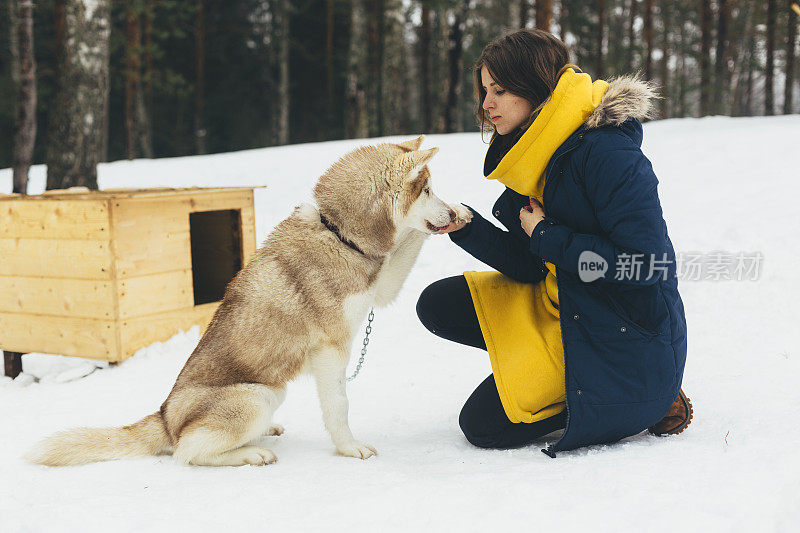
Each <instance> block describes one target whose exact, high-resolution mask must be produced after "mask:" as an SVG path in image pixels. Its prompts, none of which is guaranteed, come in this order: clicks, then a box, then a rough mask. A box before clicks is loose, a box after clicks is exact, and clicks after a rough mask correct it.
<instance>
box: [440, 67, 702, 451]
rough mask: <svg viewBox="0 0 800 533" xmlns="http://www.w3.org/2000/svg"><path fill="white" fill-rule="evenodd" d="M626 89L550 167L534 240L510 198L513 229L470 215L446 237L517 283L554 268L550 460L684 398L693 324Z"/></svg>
mask: <svg viewBox="0 0 800 533" xmlns="http://www.w3.org/2000/svg"><path fill="white" fill-rule="evenodd" d="M627 81H628V82H630V81H631V80H630V79H628V80H627ZM612 83H613V82H612ZM624 89H625V87H623V90H622V91H617V92H616V93H615V94H616V96H615V98H620V101H618V102H611V104H619V105H615V106H611V107H610V109H611V112H609V111H608V110H609V107H606V109H604V110H602V109H600V108H598V110H596V111H595V114H597V113H598V111H600V112H601V114H600V115H599V116H593V117H591V119H590V120H587V122H586V123H584V124H583V125H581V126H580V127H579V128H578V129H577V130H576V131H575V132H574V133H573V134H572V135H571V136H570V137H569V138H567V140H566V141H564V143H562V144H561V146H560V147H559V148H558V149H557V150H556V151H555V153H554V154H553V156H552V157H551V158H550V160H549V162H548V164H547V167H546V169H545V186H544V195H543V207H544V211H545V215H546V217H545V218H544V220H542V221H541V222H539V224H538V225H537V226H536V227H535V228H534V231H533V233H532V235H531V237H528V235H527V234H525V232H524V231H523V230H522V227H521V225H520V220H519V212H520V209H521V208H522V207H523V206H527V205H528V203H529V199H528V197H527V196H523V195H520V194H517V193H516V192H514V191H513V190H511V189H509V188H506V190H505V192H503V194H502V195H500V197H499V198H498V199H497V201H496V202H495V204H494V207H493V208H492V212H493V215H494V216H495V218H497V220H499V221H500V223H501V224H502V225H503V226H505V228H506V229H507V231H503V230H501V229H500V228H498V227H497V226H495V225H493V224H492V223H490V222H489V221H488V220H486V219H485V218H483V217H482V216H480V215H479V214H478V213H477V212H476V211H475V210H474V209H472V208H470V209H471V210H472V212H473V219H472V222H470V223H469V224H467V226H465V227H464V228H463V229H461V230H458V231H455V232H453V233H451V234H450V237H451V239H452V240H453V242H455V243H456V244H458V245H459V246H460V247H461V248H463V249H464V250H466V251H467V252H469V253H470V254H471V255H473V256H474V257H476V258H477V259H479V260H481V261H483V262H484V263H486V264H487V265H489V266H491V267H492V268H494V269H496V270H498V271H499V272H501V273H503V274H505V275H507V276H509V277H511V278H513V279H515V280H517V281H522V282H529V283H539V282H541V281H542V280H543V279H544V278H545V276H546V273H547V271H546V269H545V267H544V263H543V261H547V262H550V263H552V264H554V265H555V266H556V280H557V284H558V296H559V314H560V324H561V335H562V341H563V346H564V360H565V374H566V383H565V387H566V404H567V425H566V428H565V430H564V434H563V435H562V437H561V438H560V439H559V440H558V441H557V442H555V443H554V444H552V445H550V446H549V447H548V448H547V449H546V450H543V451H544V452H545V453H547V454H548V455H550V456H551V457H555V452H557V451H563V450H572V449H575V448H579V447H582V446H587V445H591V444H601V443H610V442H614V441H617V440H619V439H622V438H625V437H628V436H631V435H635V434H637V433H640V432H641V431H643V430H645V429H647V428H648V427H650V426H652V425H654V424H655V423H656V422H658V421H659V420H661V419H662V418H663V417H664V415H665V414H666V413H667V411H668V410H669V408H670V406H671V405H672V402H673V401H674V400H675V398H676V397H677V396H678V393H679V390H680V387H681V381H682V379H683V369H684V364H685V361H686V348H687V344H686V318H685V314H684V308H683V302H682V301H681V297H680V295H679V293H678V281H677V272H676V263H675V252H674V250H673V247H672V242H671V241H670V238H669V236H668V234H667V226H666V223H665V222H664V219H663V217H662V211H661V204H660V202H659V198H658V192H657V185H658V180H657V178H656V176H655V174H654V172H653V169H652V166H651V164H650V161H649V160H648V159H647V157H645V156H644V154H643V153H642V151H641V144H642V125H641V123H640V121H639V120H638V118H639V117H637V116H636V114H635V110H636V109H641V108H643V107H642V106H641V105H639V106H637V104H641V102H637V101H635V99H637V98H642V97H643V92H642V91H641V88H640V87H635V86H634V87H632V88H631V90H628V91H625V90H624ZM637 89H639V90H637ZM626 98H628V99H631V100H632V101H630V102H628V101H625V99H626ZM606 103H607V104H608V102H606ZM646 107H647V106H644V108H646ZM632 110H633V111H632ZM615 113H616V114H615ZM620 113H623V115H622V116H620ZM631 115H633V116H631ZM590 125H591V127H590ZM496 144H498V145H499V143H496ZM493 146H494V144H493ZM496 156H497V154H495V153H493V150H492V149H491V148H490V150H489V152H488V153H487V159H486V164H485V167H484V174H485V175H489V173H491V171H492V170H493V169H494V167H495V166H496V164H497V162H498V160H496V159H495V158H496ZM587 252H592V253H587ZM582 254H583V255H582ZM593 254H596V255H593ZM598 256H599V258H602V261H605V263H606V265H607V270H606V271H605V272H604V273H603V274H599V272H596V273H595V274H594V276H597V275H600V277H599V278H597V279H593V280H592V281H584V280H585V279H588V278H589V277H593V276H590V275H588V274H587V272H589V271H588V270H587V266H590V265H587V262H586V259H587V257H588V258H594V259H595V261H596V262H597V261H599V262H600V263H602V261H600V259H599V258H598ZM581 262H582V263H581ZM633 265H638V268H635V267H634V266H633ZM637 271H638V274H637Z"/></svg>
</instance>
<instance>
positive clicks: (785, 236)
mask: <svg viewBox="0 0 800 533" xmlns="http://www.w3.org/2000/svg"><path fill="white" fill-rule="evenodd" d="M798 132H800V116H796V115H795V116H782V117H769V118H735V119H734V118H727V117H707V118H703V119H674V120H667V121H660V122H652V123H648V124H646V125H645V144H644V146H643V150H644V152H645V154H646V155H647V156H648V157H649V158H650V159H651V161H652V162H653V166H654V168H655V171H656V174H657V175H658V177H659V180H660V186H659V192H660V195H661V200H662V206H663V209H664V213H665V218H666V220H667V225H668V228H669V231H670V237H671V238H672V241H673V244H674V246H675V249H676V251H677V252H678V253H681V252H688V251H695V252H700V253H704V254H707V253H710V252H712V251H727V252H731V253H735V252H740V251H744V252H761V253H762V254H763V257H764V260H763V264H762V265H761V271H760V276H759V278H758V279H757V280H751V281H685V280H684V281H681V282H680V291H681V295H682V297H683V300H684V304H685V306H686V313H687V320H688V328H689V334H688V335H689V355H688V361H687V365H686V372H685V378H684V383H683V385H684V387H683V388H684V390H685V391H686V392H687V394H688V395H689V396H690V398H691V399H692V401H693V403H694V406H695V417H694V422H693V423H692V425H691V426H690V427H689V428H688V429H687V430H686V431H685V432H684V433H683V434H681V435H678V436H673V437H667V438H658V437H653V436H650V435H648V434H641V435H637V436H634V437H630V438H628V439H625V440H624V441H623V442H620V443H617V444H614V445H610V446H593V447H590V448H584V449H580V450H577V451H573V452H562V453H559V454H558V457H557V458H556V459H550V458H549V457H547V456H545V455H544V454H542V453H541V452H540V451H539V450H540V448H542V447H543V446H544V445H545V444H546V443H547V442H552V441H553V440H554V439H555V438H556V437H557V434H553V435H550V436H549V437H547V438H544V439H542V441H541V442H540V443H538V444H536V445H533V446H530V447H527V448H523V449H518V450H511V451H495V450H482V449H478V448H475V447H473V446H471V445H469V444H468V443H467V442H466V441H465V440H464V438H463V436H462V435H461V433H460V431H459V429H458V423H457V420H458V413H459V410H460V408H461V405H462V403H463V402H464V400H465V399H466V398H467V397H468V396H469V394H470V393H471V391H472V390H473V388H474V387H475V386H477V385H478V383H480V382H481V381H482V380H483V379H484V378H485V377H486V375H488V374H489V372H490V366H489V362H488V358H487V356H486V355H485V353H483V352H481V351H479V350H476V349H473V348H468V347H464V346H460V345H456V344H454V343H450V342H448V341H444V340H441V339H438V338H437V337H434V336H433V335H431V334H430V333H428V332H427V331H426V330H425V329H424V328H423V327H422V326H421V325H420V324H419V322H418V320H417V319H416V315H415V312H414V304H415V302H416V298H417V296H418V294H419V293H420V291H421V290H422V289H423V288H424V287H425V286H426V285H427V284H428V283H430V282H432V281H434V280H436V279H439V278H441V277H445V276H450V275H456V274H459V273H461V272H462V271H463V270H468V269H481V268H483V267H482V266H481V265H480V264H479V263H478V262H477V261H475V260H474V259H472V258H471V257H469V256H468V255H467V254H466V253H464V252H463V251H461V250H460V249H459V248H458V247H456V246H455V245H453V244H452V243H450V241H449V239H448V238H447V237H444V236H433V237H431V238H430V239H429V240H428V242H427V243H426V245H425V247H424V248H423V251H422V254H421V256H420V258H419V261H418V263H417V266H416V267H415V268H414V270H413V271H412V273H411V276H410V277H409V279H408V281H407V282H406V286H405V288H404V289H403V292H402V293H401V295H400V297H399V299H398V301H397V302H396V303H395V304H394V305H393V306H392V307H390V308H388V309H384V310H378V311H377V312H376V316H375V322H374V324H373V334H372V336H371V338H370V344H369V352H368V354H367V358H366V363H365V365H364V368H363V370H362V372H361V374H360V375H359V377H358V379H357V380H356V381H354V382H353V383H351V384H350V385H349V386H348V389H349V391H348V394H349V397H350V423H351V427H352V429H353V433H354V434H355V436H356V438H358V439H361V440H363V441H364V442H367V443H369V444H372V445H373V446H375V447H376V448H377V449H378V451H379V453H380V455H379V456H378V457H374V458H371V459H369V460H367V461H360V460H356V459H351V458H344V457H339V456H336V455H335V454H334V449H333V445H332V444H331V442H330V439H329V437H328V435H327V433H326V432H325V430H324V428H323V426H322V421H321V415H320V411H319V407H318V401H317V398H316V393H315V390H314V386H313V383H312V381H311V380H310V379H309V378H301V379H300V380H298V381H297V382H295V383H292V384H291V385H290V387H289V394H288V397H287V400H286V402H285V403H284V405H283V406H282V407H281V408H280V409H279V410H278V412H277V414H276V418H275V419H276V422H278V423H281V424H283V425H284V426H285V427H286V433H285V434H284V435H283V436H280V437H265V438H264V444H265V445H267V447H269V448H271V449H272V450H273V451H274V452H275V453H276V454H277V456H278V459H279V460H278V463H277V464H275V465H272V466H267V467H239V468H234V467H224V468H199V467H186V466H179V465H177V464H175V463H174V462H173V461H172V459H171V458H170V457H168V456H161V457H147V458H141V459H134V460H122V461H114V462H108V463H100V464H92V465H87V466H80V467H66V468H48V467H43V466H34V465H29V464H26V463H24V462H23V461H22V460H21V459H20V456H21V455H22V454H23V453H24V451H25V450H26V449H27V448H28V447H29V446H31V445H32V444H33V443H34V442H35V441H37V440H39V439H40V438H42V437H43V436H45V435H48V434H51V433H53V432H55V431H57V430H61V429H66V428H71V427H75V426H119V425H123V424H128V423H130V422H133V421H135V420H138V419H139V418H141V417H142V416H144V415H146V414H149V413H152V412H153V411H155V410H156V409H157V408H158V406H159V405H160V404H161V402H162V401H163V400H164V398H165V397H166V395H167V393H168V392H169V390H170V387H171V386H172V383H173V381H174V379H175V376H176V375H177V373H178V372H179V370H180V369H181V367H182V365H183V363H184V362H185V360H186V358H187V357H188V355H189V354H190V353H191V351H192V349H193V348H194V346H195V345H196V343H197V341H198V339H199V328H197V327H195V328H192V329H191V330H189V331H187V332H176V335H175V336H174V337H173V338H172V339H170V340H168V341H166V342H163V343H156V344H154V345H152V346H149V347H146V348H143V349H142V350H140V351H139V352H138V353H137V354H136V355H134V356H133V357H132V358H130V359H128V360H127V361H125V362H123V363H121V364H120V365H118V366H115V367H114V366H112V367H109V366H107V365H104V364H102V363H100V364H96V363H95V362H89V361H84V360H80V359H74V358H64V357H58V356H52V355H26V356H24V357H23V365H24V370H25V373H24V374H23V375H22V377H20V378H18V379H17V380H15V381H11V380H8V379H2V380H0V406H2V409H0V426H1V427H2V428H3V430H2V433H0V457H2V460H0V530H2V531H4V532H6V531H39V530H46V531H78V530H80V531H107V530H112V531H167V530H174V529H175V528H176V527H179V528H180V529H181V530H187V531H216V530H220V529H222V528H225V529H227V530H230V531H240V530H263V529H267V528H270V529H275V530H279V531H280V530H287V529H288V528H292V530H323V529H324V530H333V531H339V530H348V531H375V530H413V529H423V530H445V529H447V530H466V531H476V530H487V529H488V528H492V529H495V528H496V529H522V528H531V529H537V530H538V529H541V530H548V529H551V530H552V529H555V528H558V530H559V531H573V530H579V529H580V530H585V529H587V528H591V529H592V530H594V531H617V530H642V531H668V530H674V529H675V528H680V529H681V530H686V531H790V530H796V529H795V528H796V527H797V526H796V524H797V521H798V520H799V519H800V501H798V494H800V450H798V444H800V424H798V423H797V414H798V412H800V387H798V386H797V383H798V378H800V346H799V345H798V341H797V337H796V336H795V335H794V333H796V330H795V329H794V328H795V327H796V325H795V322H796V320H797V316H798V304H797V300H795V297H797V296H798V295H800V276H798V275H797V260H798V258H800V254H799V253H798V251H799V250H798V248H800V246H799V245H798V243H800V208H798V206H797V201H796V197H795V196H794V193H795V192H798V191H800V186H799V185H798V184H797V177H798V170H797V161H796V155H797V146H798V145H797V140H798V136H797V133H798ZM407 138H410V136H409V137H402V138H399V137H394V138H392V140H399V139H407ZM369 142H373V141H372V140H348V141H335V142H327V143H316V144H303V145H294V146H286V147H279V148H266V149H259V150H250V151H244V152H237V153H227V154H219V155H209V156H198V157H186V158H174V159H159V160H137V161H133V162H128V161H120V162H114V163H109V164H104V165H101V166H100V168H99V180H100V186H101V188H110V187H157V186H170V187H185V186H195V185H197V186H219V185H226V186H241V185H248V186H250V185H266V186H267V187H266V188H260V189H256V192H255V199H256V212H257V216H256V225H257V234H258V239H259V242H260V241H262V240H263V239H264V238H265V237H266V236H267V234H268V233H269V231H270V229H271V228H272V227H273V226H274V225H275V224H276V223H278V222H279V221H280V220H281V219H283V218H284V217H285V216H287V215H288V214H289V213H290V212H291V210H292V208H293V207H294V206H295V205H297V204H299V203H300V202H302V201H306V200H308V199H309V198H310V188H311V186H312V184H313V183H314V181H315V179H316V178H317V177H318V176H319V175H320V174H321V173H322V172H323V171H324V169H325V168H326V167H327V166H328V165H329V164H331V163H332V162H333V161H334V160H335V159H336V158H338V157H339V156H340V155H342V154H343V153H345V152H346V151H347V150H349V149H351V148H353V147H355V146H359V145H363V144H367V143H369ZM424 146H426V147H430V146H439V147H440V148H441V151H440V152H439V154H438V155H437V156H436V157H435V158H434V160H433V162H432V164H431V171H432V174H433V176H434V188H435V189H436V190H437V194H439V196H440V197H442V198H444V199H446V200H448V201H451V202H457V201H460V202H464V203H467V204H469V205H471V206H473V207H475V208H477V209H478V210H479V211H480V212H481V213H483V214H484V215H485V216H487V217H490V213H489V211H490V208H491V206H492V203H493V202H494V199H495V198H496V196H497V195H498V194H499V193H500V191H501V190H502V186H501V185H500V184H498V183H495V182H490V181H488V180H485V179H483V177H482V174H481V169H482V159H483V155H484V152H485V148H486V146H485V145H483V144H482V143H481V139H480V136H479V135H478V134H476V133H466V134H452V135H431V136H429V138H428V139H427V140H426V142H425V144H424ZM44 181H45V169H44V167H42V166H36V167H34V168H33V169H32V181H31V189H30V190H31V192H40V191H41V190H42V189H43V188H44ZM10 189H11V171H10V169H5V170H0V192H9V191H10ZM360 345H361V342H360V339H358V340H356V342H355V343H354V346H355V347H356V348H354V354H353V357H352V359H351V370H352V368H353V366H354V364H355V360H356V359H357V356H358V353H357V351H358V348H360Z"/></svg>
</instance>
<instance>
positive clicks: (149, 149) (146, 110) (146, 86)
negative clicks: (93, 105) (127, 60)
mask: <svg viewBox="0 0 800 533" xmlns="http://www.w3.org/2000/svg"><path fill="white" fill-rule="evenodd" d="M154 14H155V0H145V4H144V12H143V16H142V24H143V26H144V50H143V51H144V74H143V76H142V77H141V78H140V81H141V86H140V88H139V89H138V91H137V94H138V95H139V98H138V99H137V106H136V107H137V115H138V119H139V139H140V140H139V143H140V146H141V149H142V155H144V156H145V157H147V158H150V159H152V158H153V157H154V156H155V154H154V153H153V126H152V123H151V119H150V110H151V109H152V108H153V72H154V71H153V46H154V44H153V16H154Z"/></svg>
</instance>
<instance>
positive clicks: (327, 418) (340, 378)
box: [311, 346, 378, 459]
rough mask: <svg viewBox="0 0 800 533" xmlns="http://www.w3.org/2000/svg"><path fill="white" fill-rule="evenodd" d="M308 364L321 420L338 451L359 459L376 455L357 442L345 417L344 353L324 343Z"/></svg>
mask: <svg viewBox="0 0 800 533" xmlns="http://www.w3.org/2000/svg"><path fill="white" fill-rule="evenodd" d="M311 365H312V366H311V369H312V373H313V374H314V378H315V379H316V381H317V392H318V393H319V402H320V406H321V407H322V419H323V421H324V422H325V428H326V429H327V430H328V433H330V435H331V440H333V444H334V445H335V446H336V449H337V450H338V452H339V453H340V454H342V455H346V456H348V457H356V458H358V459H366V458H368V457H371V456H373V455H377V453H378V452H377V451H376V450H375V448H373V447H372V446H370V445H368V444H364V443H362V442H359V441H357V440H356V439H355V438H353V433H352V432H351V431H350V424H349V423H348V420H347V411H348V408H349V405H348V402H347V389H346V385H345V371H346V367H347V354H346V352H344V351H343V350H340V349H338V348H335V347H332V346H326V347H324V348H322V349H321V350H319V351H318V352H316V353H315V354H314V355H313V356H312V361H311Z"/></svg>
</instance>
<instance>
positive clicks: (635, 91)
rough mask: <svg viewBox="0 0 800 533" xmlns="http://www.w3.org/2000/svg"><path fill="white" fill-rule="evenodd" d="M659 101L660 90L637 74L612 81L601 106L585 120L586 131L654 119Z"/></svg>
mask: <svg viewBox="0 0 800 533" xmlns="http://www.w3.org/2000/svg"><path fill="white" fill-rule="evenodd" d="M659 98H661V96H659V94H658V89H657V86H656V85H655V84H654V83H653V82H650V81H647V80H645V79H643V78H642V77H641V76H640V75H639V74H638V73H637V74H628V75H624V76H617V77H614V78H611V79H610V80H608V89H606V92H605V94H603V97H602V98H601V99H600V104H598V106H597V107H596V108H595V110H594V112H592V114H591V115H590V116H589V118H588V119H586V127H587V128H590V129H591V128H600V127H602V126H619V125H620V124H622V123H623V122H625V121H626V120H627V119H629V118H635V119H638V120H642V119H652V118H655V117H656V108H655V104H654V100H656V99H659Z"/></svg>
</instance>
